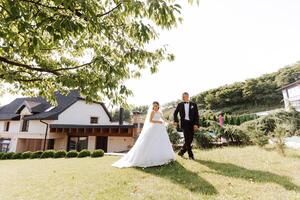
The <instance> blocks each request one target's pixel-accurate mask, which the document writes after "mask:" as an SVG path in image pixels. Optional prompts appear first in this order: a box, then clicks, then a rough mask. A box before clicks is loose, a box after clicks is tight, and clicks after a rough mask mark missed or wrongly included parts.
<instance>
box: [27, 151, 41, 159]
mask: <svg viewBox="0 0 300 200" xmlns="http://www.w3.org/2000/svg"><path fill="white" fill-rule="evenodd" d="M42 153H43V151H35V152H33V153H32V154H31V156H30V159H35V158H41V155H42Z"/></svg>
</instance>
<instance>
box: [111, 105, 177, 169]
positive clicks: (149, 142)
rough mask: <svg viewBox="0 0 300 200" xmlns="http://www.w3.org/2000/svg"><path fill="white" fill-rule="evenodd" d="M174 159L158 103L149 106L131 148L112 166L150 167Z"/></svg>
mask: <svg viewBox="0 0 300 200" xmlns="http://www.w3.org/2000/svg"><path fill="white" fill-rule="evenodd" d="M172 160H175V155H174V151H173V148H172V145H171V142H170V140H169V136H168V133H167V130H166V127H165V125H164V119H163V115H162V112H161V111H160V109H159V103H158V102H156V101H155V102H153V104H152V106H150V107H149V110H148V113H147V117H146V120H145V123H144V127H143V130H142V132H141V134H140V135H139V137H138V139H137V141H136V142H135V144H134V146H133V147H132V148H131V150H130V151H129V152H128V153H127V154H125V155H124V156H123V157H122V158H121V159H120V160H118V161H117V162H115V163H114V164H112V166H114V167H118V168H123V167H151V166H158V165H164V164H167V163H169V162H170V161H172Z"/></svg>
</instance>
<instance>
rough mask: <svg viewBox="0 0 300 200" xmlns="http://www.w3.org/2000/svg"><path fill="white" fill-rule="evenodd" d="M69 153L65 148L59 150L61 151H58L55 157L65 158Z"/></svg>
mask: <svg viewBox="0 0 300 200" xmlns="http://www.w3.org/2000/svg"><path fill="white" fill-rule="evenodd" d="M66 155H67V152H66V151H64V150H59V151H56V152H55V154H54V158H64V157H66Z"/></svg>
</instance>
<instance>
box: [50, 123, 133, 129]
mask: <svg viewBox="0 0 300 200" xmlns="http://www.w3.org/2000/svg"><path fill="white" fill-rule="evenodd" d="M135 127H136V126H135V125H133V124H129V125H80V124H50V128H135Z"/></svg>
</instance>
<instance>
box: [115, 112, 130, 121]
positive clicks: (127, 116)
mask: <svg viewBox="0 0 300 200" xmlns="http://www.w3.org/2000/svg"><path fill="white" fill-rule="evenodd" d="M119 118H120V110H119V109H116V110H114V111H113V114H112V121H115V122H118V121H119ZM123 121H126V122H129V123H130V122H131V111H130V110H129V109H124V111H123Z"/></svg>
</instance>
